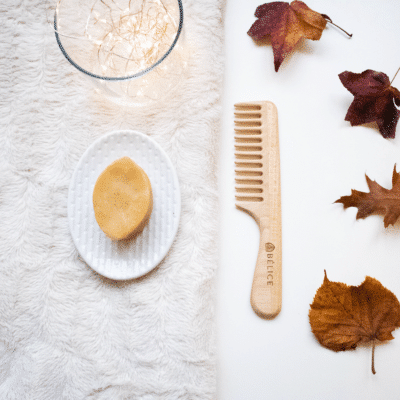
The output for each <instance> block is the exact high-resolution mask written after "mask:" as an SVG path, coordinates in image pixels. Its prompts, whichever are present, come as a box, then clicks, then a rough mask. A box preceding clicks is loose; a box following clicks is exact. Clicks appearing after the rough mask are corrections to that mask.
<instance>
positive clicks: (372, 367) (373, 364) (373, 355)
mask: <svg viewBox="0 0 400 400" xmlns="http://www.w3.org/2000/svg"><path fill="white" fill-rule="evenodd" d="M375 340H376V339H373V340H372V363H371V370H372V373H373V374H374V375H375V374H376V371H375Z"/></svg>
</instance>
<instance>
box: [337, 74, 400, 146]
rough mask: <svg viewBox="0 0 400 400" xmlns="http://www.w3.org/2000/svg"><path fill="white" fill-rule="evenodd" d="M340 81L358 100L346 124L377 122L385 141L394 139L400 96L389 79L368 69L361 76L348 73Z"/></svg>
mask: <svg viewBox="0 0 400 400" xmlns="http://www.w3.org/2000/svg"><path fill="white" fill-rule="evenodd" d="M339 79H340V81H341V82H342V84H343V86H344V87H345V88H346V89H347V90H348V91H349V92H350V93H351V94H352V95H353V96H354V100H353V102H352V103H351V104H350V107H349V109H348V111H347V114H346V117H345V121H349V122H350V124H351V125H352V126H354V125H361V124H365V123H369V122H377V124H378V127H379V132H380V133H381V135H382V136H383V137H384V138H394V137H395V134H396V125H397V121H398V120H399V117H400V111H399V110H398V108H397V106H400V92H399V91H398V90H397V89H396V88H394V87H393V86H391V84H390V81H389V78H388V76H387V75H386V74H384V73H383V72H376V71H373V70H371V69H367V70H366V71H364V72H362V73H361V74H356V73H353V72H349V71H344V72H342V73H341V74H339Z"/></svg>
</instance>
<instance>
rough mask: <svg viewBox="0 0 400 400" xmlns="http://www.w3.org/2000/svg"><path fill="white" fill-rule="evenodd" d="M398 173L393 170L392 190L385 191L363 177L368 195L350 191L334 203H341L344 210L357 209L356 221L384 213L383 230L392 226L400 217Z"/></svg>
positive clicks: (399, 180) (399, 181) (366, 177)
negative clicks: (349, 193)
mask: <svg viewBox="0 0 400 400" xmlns="http://www.w3.org/2000/svg"><path fill="white" fill-rule="evenodd" d="M399 178H400V173H398V172H396V165H395V166H394V168H393V175H392V189H385V188H383V187H382V186H380V185H379V184H378V183H376V182H375V181H372V180H371V179H370V178H368V176H367V175H365V179H366V180H367V184H368V188H369V193H365V192H359V191H358V190H354V189H351V195H350V196H342V197H341V198H340V199H338V200H336V201H335V203H342V204H343V206H344V208H348V207H357V208H358V212H357V215H356V219H359V218H366V217H368V216H369V215H371V214H373V213H384V215H385V217H384V219H383V223H384V225H385V228H387V227H388V226H389V225H393V224H394V223H395V222H396V221H397V219H398V218H399V216H400V179H399Z"/></svg>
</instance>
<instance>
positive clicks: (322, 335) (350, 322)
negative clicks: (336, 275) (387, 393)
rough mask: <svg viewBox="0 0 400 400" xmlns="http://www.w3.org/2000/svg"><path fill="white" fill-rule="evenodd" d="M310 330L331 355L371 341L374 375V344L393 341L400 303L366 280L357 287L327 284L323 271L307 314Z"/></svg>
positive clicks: (398, 325)
mask: <svg viewBox="0 0 400 400" xmlns="http://www.w3.org/2000/svg"><path fill="white" fill-rule="evenodd" d="M309 320H310V325H311V330H312V332H313V333H314V335H315V337H316V338H317V340H318V341H319V342H320V343H321V345H322V346H324V347H327V348H328V349H330V350H333V351H345V350H350V349H355V348H356V347H357V345H358V344H361V343H368V342H371V341H372V372H373V373H374V374H375V366H374V353H375V342H376V340H379V341H385V340H392V339H394V337H393V335H392V331H393V330H394V329H396V328H398V327H400V303H399V301H398V300H397V297H396V296H395V295H394V294H393V293H392V292H390V291H389V290H388V289H386V288H385V287H384V286H383V285H382V284H381V283H380V282H379V281H377V280H376V279H374V278H371V277H369V276H367V277H366V278H365V280H364V282H363V283H362V284H361V285H360V286H348V285H346V284H345V283H341V282H331V281H330V280H329V279H328V278H327V276H326V271H325V277H324V282H323V284H322V286H321V287H320V288H319V289H318V290H317V293H316V294H315V297H314V301H313V303H312V304H311V308H310V312H309Z"/></svg>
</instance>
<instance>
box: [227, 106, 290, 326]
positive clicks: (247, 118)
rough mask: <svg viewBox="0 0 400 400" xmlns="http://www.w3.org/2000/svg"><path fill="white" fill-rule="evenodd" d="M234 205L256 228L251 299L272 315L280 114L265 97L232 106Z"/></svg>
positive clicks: (278, 286) (278, 243)
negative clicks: (254, 264) (234, 177)
mask: <svg viewBox="0 0 400 400" xmlns="http://www.w3.org/2000/svg"><path fill="white" fill-rule="evenodd" d="M235 164H236V165H235V174H236V207H237V208H238V209H240V210H242V211H245V212H247V213H248V214H250V215H251V216H252V217H253V218H254V220H255V221H256V222H257V224H258V226H259V228H260V247H259V251H258V257H257V262H256V267H255V271H254V278H253V285H252V289H251V298H250V303H251V306H252V307H253V310H254V311H255V313H256V314H257V315H259V316H260V317H262V318H267V319H272V318H274V317H276V315H278V314H279V312H280V310H281V307H282V220H281V184H280V157H279V130H278V112H277V109H276V106H275V105H274V104H273V103H271V102H268V101H263V102H249V103H238V104H235Z"/></svg>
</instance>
